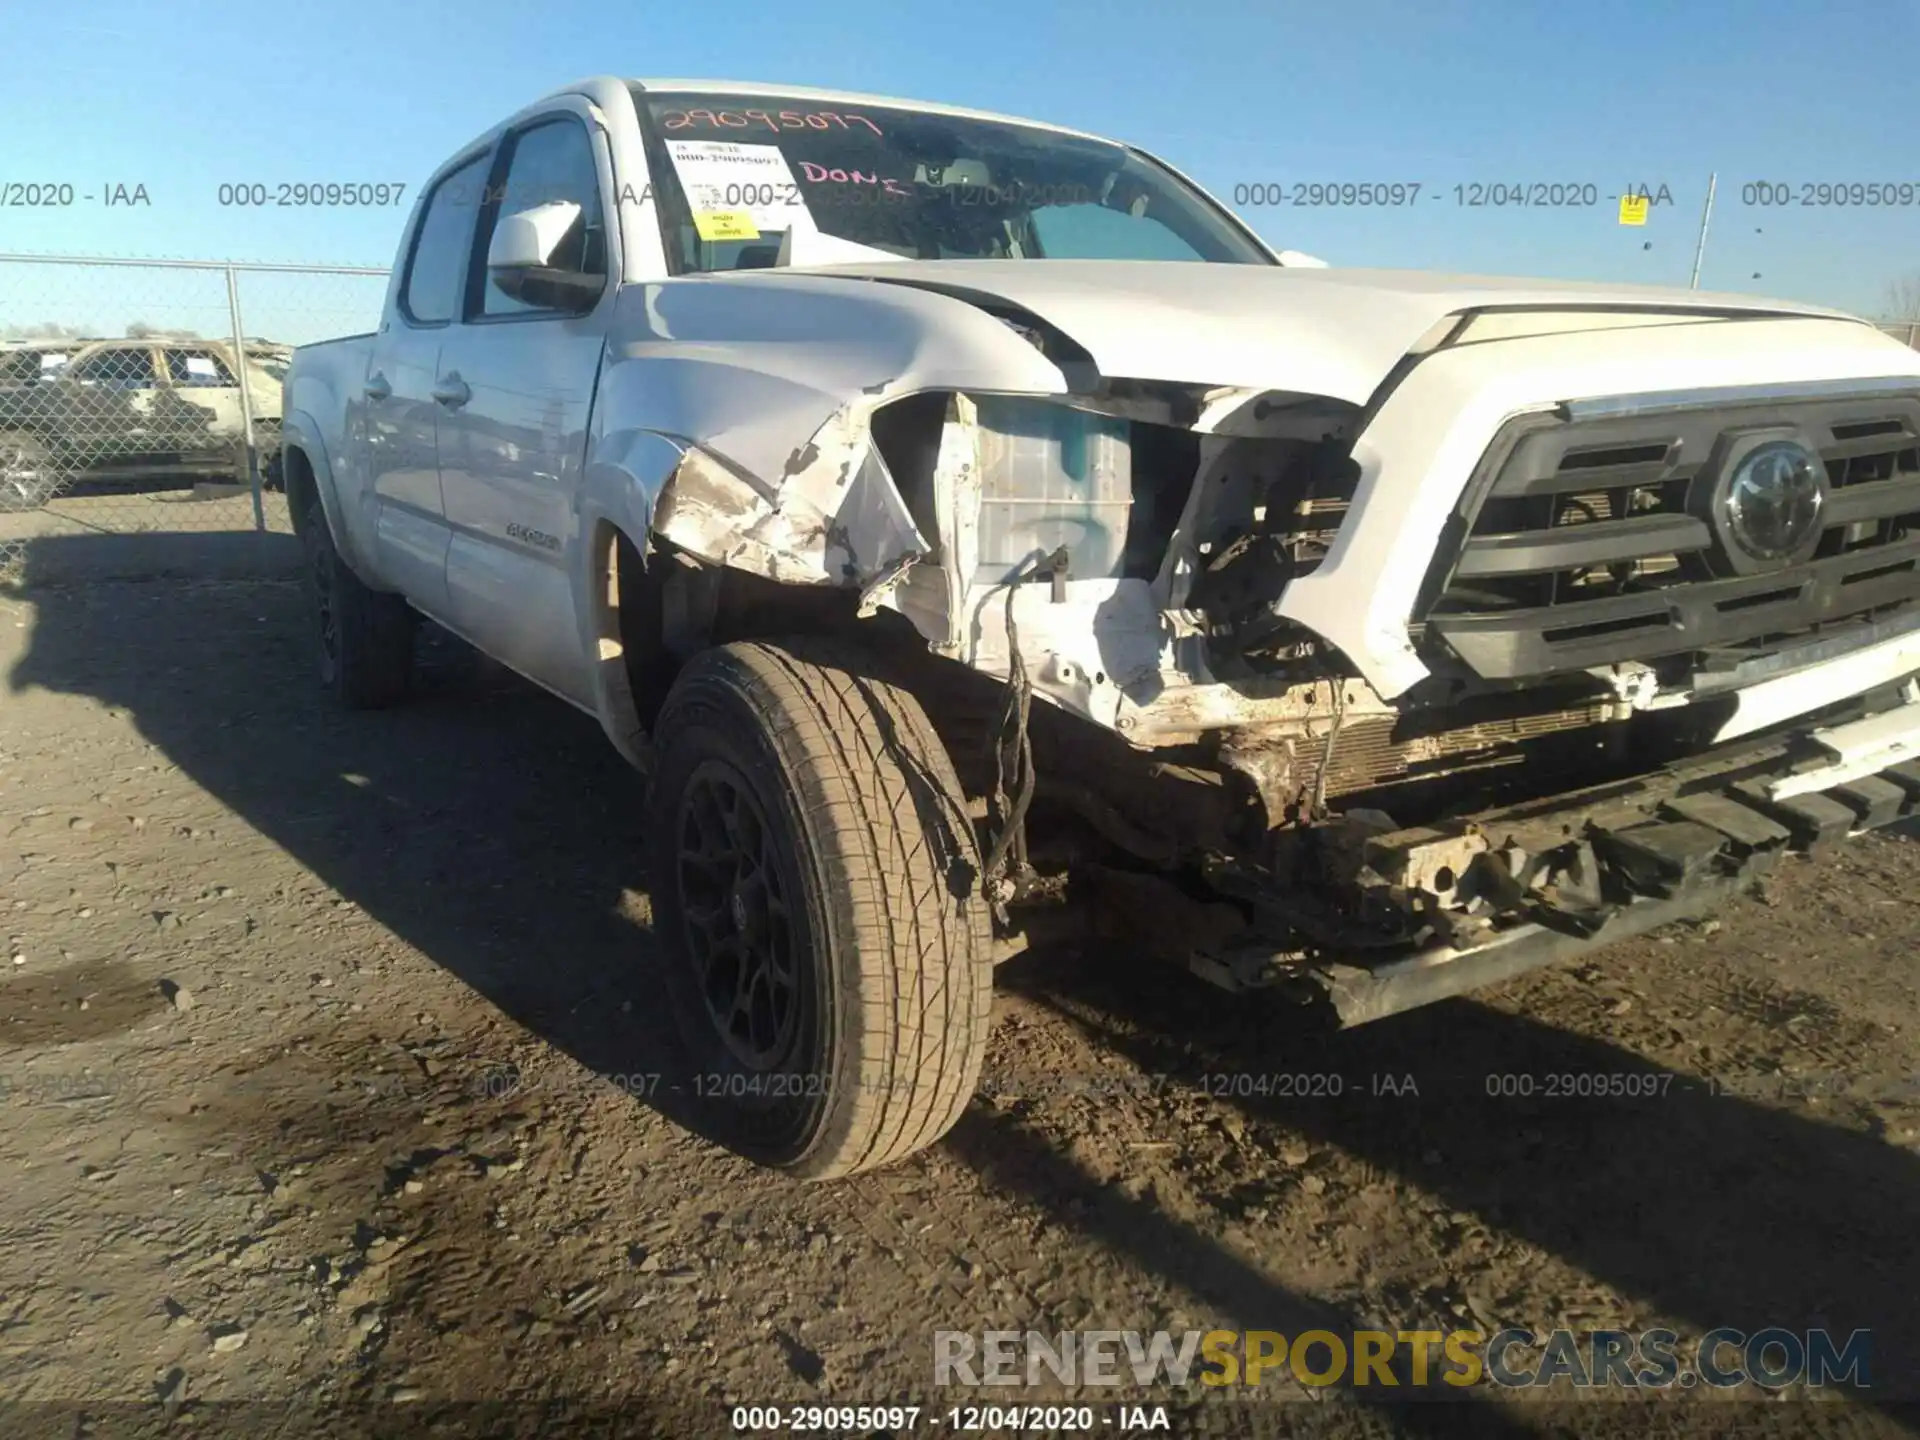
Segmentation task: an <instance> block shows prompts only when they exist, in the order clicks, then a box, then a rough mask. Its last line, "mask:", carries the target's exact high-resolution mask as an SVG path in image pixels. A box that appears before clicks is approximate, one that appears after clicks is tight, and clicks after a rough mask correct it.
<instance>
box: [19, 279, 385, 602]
mask: <svg viewBox="0 0 1920 1440" xmlns="http://www.w3.org/2000/svg"><path fill="white" fill-rule="evenodd" d="M386 283H387V272H386V271H385V270H383V269H373V268H363V267H353V266H319V265H315V266H296V265H261V264H251V263H239V262H234V263H229V262H223V261H190V260H116V259H81V258H77V257H49V256H38V255H0V576H5V575H9V574H13V573H17V572H18V571H19V570H20V569H21V568H22V564H23V561H24V559H25V557H26V555H27V552H28V550H29V548H30V547H31V546H32V545H33V542H35V541H36V540H40V539H42V538H52V537H60V536H69V535H100V534H108V535H118V534H152V533H156V532H171V533H210V532H222V531H282V532H285V531H289V530H291V528H292V527H291V525H290V523H289V521H288V517H287V513H286V502H285V500H284V498H283V496H282V494H281V492H280V486H279V481H280V476H279V454H280V441H279V433H280V403H281V397H280V389H281V382H282V380H283V379H284V378H285V376H286V373H287V365H288V361H289V359H290V358H291V355H292V351H293V347H294V346H296V345H301V344H306V343H309V342H311V341H314V340H324V339H330V338H332V337H334V336H336V335H347V334H354V333H357V332H363V331H368V330H371V329H373V328H374V327H375V326H376V325H377V324H378V323H379V317H380V306H381V302H382V300H383V299H384V297H385V292H386Z"/></svg>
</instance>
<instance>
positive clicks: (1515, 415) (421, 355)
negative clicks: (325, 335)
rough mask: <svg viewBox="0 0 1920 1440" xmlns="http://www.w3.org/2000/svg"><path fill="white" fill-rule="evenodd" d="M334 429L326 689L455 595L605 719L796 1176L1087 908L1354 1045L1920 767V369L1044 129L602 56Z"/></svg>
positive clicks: (1620, 928) (509, 143)
mask: <svg viewBox="0 0 1920 1440" xmlns="http://www.w3.org/2000/svg"><path fill="white" fill-rule="evenodd" d="M285 427H286V428H285V442H286V450H285V458H286V474H287V488H288V493H289V496H290V498H291V500H292V501H293V506H294V512H295V514H296V516H297V517H298V524H299V528H300V531H301V534H302V536H303V537H304V543H305V545H306V547H307V553H308V557H309V562H310V563H309V575H310V583H311V587H312V593H313V600H314V614H315V623H316V633H317V636H318V639H319V655H320V669H321V674H322V677H323V678H324V679H325V680H326V682H327V683H328V684H330V685H331V686H332V687H333V688H334V689H335V690H336V691H337V692H338V694H339V696H340V698H341V699H343V700H344V701H346V702H347V703H348V704H350V705H356V706H373V705H380V704H385V703H387V702H390V701H392V700H394V699H396V698H397V697H398V696H399V695H400V694H401V693H402V691H403V689H404V687H405V684H406V679H407V668H408V664H409V655H410V647H411V643H412V642H411V635H412V629H411V627H412V623H413V616H414V614H415V613H416V612H417V613H419V614H424V615H427V616H430V617H432V618H433V619H434V620H436V621H439V622H441V623H442V624H444V625H446V626H447V627H448V628H450V629H452V630H453V631H455V632H457V633H459V634H461V635H463V636H465V637H467V638H468V639H469V640H471V641H472V642H473V643H474V644H476V645H477V646H479V647H480V648H482V649H484V650H485V651H487V652H489V653H490V654H492V655H493V656H495V657H497V658H498V659H500V660H502V661H504V662H505V663H507V664H508V665H510V666H512V667H514V668H515V669H517V670H519V671H520V672H522V673H523V674H525V675H527V676H529V677H530V678H532V679H534V680H535V681H537V682H538V683H540V684H541V685H543V686H545V687H546V688H548V689H549V690H551V691H553V692H554V693H556V694H557V695H560V696H562V697H563V698H565V699H566V700H568V701H569V702H571V703H572V704H574V705H576V706H578V707H579V708H581V709H582V710H584V711H586V712H587V713H589V714H591V715H593V716H595V717H596V718H597V719H598V720H599V722H600V724H601V725H602V726H603V727H604V729H605V731H606V733H607V735H608V737H609V738H610V739H611V741H612V742H613V743H614V744H615V745H616V746H618V747H619V748H620V750H621V751H622V752H623V753H624V754H625V755H626V756H627V757H628V758H629V759H630V760H631V761H632V762H633V763H634V764H635V765H637V766H640V767H642V768H644V769H645V770H647V771H648V772H649V773H650V776H651V784H650V791H649V800H648V805H649V810H650V819H649V826H650V834H651V855H650V863H651V880H652V888H653V894H654V905H655V910H654V914H655V918H656V921H657V925H658V931H659V938H660V940H661V942H662V947H663V949H664V951H665V953H666V955H667V956H668V957H669V958H668V960H667V962H666V964H665V967H664V973H663V976H662V983H663V987H664V989H665V991H666V994H667V996H668V998H669V1000H670V1002H671V1004H672V1006H673V1008H674V1011H675V1013H676V1015H677V1016H678V1018H679V1022H680V1027H681V1030H682V1032H683V1034H684V1035H685V1036H686V1038H687V1042H688V1045H689V1047H690V1050H691V1053H692V1056H693V1065H694V1070H695V1072H696V1073H695V1079H694V1084H693V1086H692V1089H693V1091H694V1098H695V1099H696V1100H697V1101H699V1102H700V1103H702V1104H703V1105H704V1106H705V1107H706V1110H707V1112H708V1117H709V1121H710V1123H711V1125H712V1127H713V1130H714V1133H716V1134H717V1135H719V1136H720V1137H721V1138H723V1139H724V1140H726V1141H727V1142H728V1143H730V1144H733V1145H735V1146H736V1147H738V1148H739V1149H740V1150H742V1151H743V1152H745V1153H747V1154H749V1155H751V1156H753V1157H755V1158H757V1159H759V1160H761V1161H764V1162H766V1163H770V1164H774V1165H778V1166H782V1167H785V1168H787V1169H789V1170H791V1171H793V1172H794V1173H797V1174H800V1175H803V1176H809V1177H821V1176H828V1175H836V1174H844V1173H848V1172H851V1171H855V1170H859V1169H864V1168H867V1167H870V1166H874V1165H878V1164H881V1163H884V1162H886V1161H888V1160H891V1159H893V1158H896V1157H898V1156H901V1155H904V1154H906V1153H908V1152H910V1151H912V1150H913V1149H915V1148H916V1147H918V1146H921V1145H924V1144H927V1143H928V1142H930V1141H932V1140H933V1139H935V1138H936V1137H938V1136H939V1135H940V1134H941V1133H942V1132H943V1131H945V1130H946V1128H947V1127H948V1126H949V1125H951V1124H952V1123H953V1121H954V1120H955V1119H956V1117H957V1116H958V1115H959V1113H960V1112H961V1110H962V1108H963V1107H964V1106H965V1104H966V1103H967V1098H968V1095H969V1093H970V1091H971V1089H972V1088H973V1085H974V1082H975V1079H976V1077H977V1074H978V1071H979V1067H980V1063H981V1057H982V1052H983V1049H984V1046H985V1042H986V1029H987V1024H988V1014H989V1008H990V974H991V968H992V965H993V963H994V961H995V960H996V959H998V958H1003V957H1004V956H1005V955H1007V954H1009V953H1012V952H1013V951H1014V950H1016V949H1017V948H1018V947H1019V946H1020V944H1021V943H1022V939H1023V937H1025V936H1029V935H1034V934H1038V933H1041V930H1042V928H1043V927H1044V928H1047V929H1051V928H1053V927H1056V926H1063V925H1064V926H1065V928H1071V924H1072V923H1076V922H1080V921H1084V923H1085V924H1087V925H1088V926H1090V927H1091V928H1092V931H1093V933H1096V934H1110V935H1114V936H1118V937H1125V938H1126V939H1128V940H1129V941H1130V942H1133V943H1145V944H1148V945H1151V946H1153V947H1155V948H1157V949H1160V950H1163V951H1165V952H1166V953H1167V954H1168V955H1169V956H1170V957H1171V958H1173V959H1175V960H1177V961H1179V962H1180V963H1182V964H1184V965H1186V966H1188V967H1189V968H1191V969H1192V970H1193V971H1195V972H1197V973H1198V974H1200V975H1202V976H1204V977H1205V978H1207V979H1208V980H1211V981H1213V982H1215V983H1217V984H1218V985H1220V986H1223V987H1225V988H1227V989H1229V990H1249V989H1258V988H1268V987H1273V988H1278V989H1281V990H1283V991H1290V992H1295V993H1297V994H1299V995H1301V996H1303V997H1305V998H1308V999H1311V1000H1314V1001H1315V1002H1317V1003H1325V1004H1327V1005H1329V1006H1330V1007H1331V1009H1332V1010H1333V1011H1334V1012H1335V1013H1336V1014H1337V1015H1338V1016H1339V1017H1340V1018H1341V1019H1343V1020H1344V1021H1345V1022H1347V1023H1355V1022H1359V1021H1365V1020H1370V1019H1374V1018H1377V1017H1379V1016H1383V1015H1387V1014H1390V1013H1393V1012H1395V1011H1397V1010H1401V1009H1404V1008H1406V1007H1408V1006H1410V1005H1414V1004H1419V1003H1422V1002H1425V1001H1428V1000H1433V999H1438V998H1440V997H1442V996H1445V995H1450V994H1454V993H1457V992H1459V991H1461V990H1463V989H1465V988H1468V987H1471V986H1475V985H1479V984H1484V983H1487V982H1489V981H1492V980H1496V979H1499V978H1502V977H1504V976H1508V975H1511V974H1514V973H1517V972H1519V971H1521V970H1524V969H1526V968H1528V967H1530V966H1534V965H1538V964H1540V963H1542V962H1543V961H1546V960H1548V959H1551V958H1554V957H1556V956H1559V955H1563V954H1567V953H1569V952H1571V951H1575V950H1578V949H1581V948H1583V947H1587V946H1592V945H1596V944H1599V943H1602V942H1604V941H1607V940H1609V939H1612V938H1616V937H1619V936H1623V935H1628V934H1632V933H1635V932H1637V931H1641V930H1644V929H1646V928H1648V927H1651V926H1655V925H1659V924H1662V923H1665V922H1667V921H1670V920H1673V919H1676V918H1680V917H1684V916H1690V915H1694V914H1697V913H1699V912H1700V911H1701V910H1702V909H1704V908H1706V907H1708V906H1711V905H1712V904H1714V903H1716V902H1717V901H1718V900H1720V899H1721V898H1722V897H1724V896H1726V895H1728V894H1730V893H1731V892H1733V891H1734V890H1735V889H1736V888H1737V887H1739V886H1741V885H1744V884H1746V883H1748V882H1749V881H1750V880H1751V879H1752V878H1753V877H1754V876H1755V875H1756V874H1757V873H1759V872H1760V871H1761V870H1762V869H1764V868H1765V867H1766V866H1767V865H1768V864H1770V863H1771V862H1772V861H1773V860H1774V859H1775V858H1776V857H1777V856H1779V855H1780V854H1781V853H1783V852H1784V851H1787V850H1789V849H1792V848H1794V847H1808V846H1813V845H1817V844H1820V843H1822V842H1824V841H1827V840H1831V839H1833V838H1835V837H1838V836H1842V835H1846V834H1849V833H1852V832H1854V831H1858V830H1861V829H1865V828H1868V827H1871V826H1876V825H1881V824H1884V823H1886V822H1887V821H1890V820H1892V819H1894V818H1896V817H1898V816H1900V815H1903V814H1905V813H1907V812H1908V810H1909V809H1910V808H1911V807H1912V805H1913V803H1914V801H1915V798H1916V797H1920V767H1916V766H1915V765H1914V764H1913V763H1912V762H1911V761H1910V759H1909V757H1910V756H1911V755H1912V754H1913V753H1914V751H1913V747H1914V746H1915V745H1916V744H1920V704H1916V703H1915V702H1916V699H1920V692H1917V691H1916V686H1915V682H1914V679H1913V676H1914V674H1915V672H1916V670H1920V610H1916V608H1915V604H1914V602H1915V599H1916V597H1920V569H1917V568H1916V565H1917V564H1920V355H1916V354H1915V353H1914V352H1913V351H1912V350H1909V349H1907V348H1906V347H1904V346H1902V345H1900V344H1899V343H1897V342H1896V341H1894V340H1892V339H1889V338H1888V337H1887V336H1885V335H1882V334H1880V333H1879V332H1878V331H1876V330H1875V329H1874V328H1873V327H1872V326H1871V325H1868V324H1865V323H1862V322H1860V321H1857V320H1855V319H1852V318H1850V317H1847V316H1845V315H1841V314H1837V313H1834V312H1830V311H1825V310H1821V309H1817V308H1814V307H1811V306H1805V305H1798V304H1790V303H1784V302H1778V301H1771V300H1761V299H1753V298H1745V297H1739V296H1726V295H1710V294H1700V293H1690V292H1685V291H1670V290H1661V289H1648V288H1629V287H1610V286H1599V285H1582V284H1569V283H1560V282H1546V281H1531V280H1511V281H1509V280H1489V279H1484V278H1472V277H1455V276H1445V275H1425V274H1413V273H1393V272H1368V271H1359V270H1342V269H1338V268H1331V269H1330V268H1324V267H1319V266H1314V265H1304V264H1294V265H1289V264H1285V263H1282V256H1280V255H1276V254H1275V253H1274V252H1273V251H1271V250H1270V249H1269V248H1268V247H1267V246H1266V245H1265V244H1264V243H1263V242H1262V241H1261V240H1260V239H1259V238H1258V237H1257V236H1255V235H1254V234H1253V233H1252V232H1251V231H1250V230H1249V229H1247V228H1246V227H1245V226H1244V225H1243V224H1242V223H1241V222H1240V221H1239V220H1237V219H1236V218H1235V217H1234V216H1233V215H1232V214H1231V213H1229V212H1228V211H1227V210H1226V209H1225V208H1224V207H1222V206H1221V205H1220V204H1219V203H1218V202H1216V201H1215V200H1213V199H1211V198H1210V197H1209V196H1207V195H1206V194H1205V193H1204V192H1202V191H1201V190H1199V189H1198V188H1197V187H1195V186H1194V185H1193V184H1191V183H1190V182H1189V181H1187V180H1185V179H1184V178H1183V177H1182V176H1181V175H1179V174H1178V173H1177V172H1176V171H1174V170H1172V169H1170V168H1169V167H1167V166H1166V165H1164V164H1163V163H1161V162H1160V161H1158V160H1155V159H1154V158H1152V157H1151V156H1148V155H1146V154H1144V153H1142V152H1140V151H1138V150H1135V149H1132V148H1129V147H1127V146H1124V145H1121V144H1117V143H1115V142H1112V141H1108V140H1102V139H1099V138H1097V137H1094V136H1090V135H1083V134H1079V133H1076V132H1072V131H1068V130H1064V129H1059V128H1056V127H1052V126H1047V125H1042V124H1036V123H1032V122H1027V121H1019V120H1012V119H1007V118H1003V117H996V116H991V115H984V114H978V113H973V112H968V111H963V110H957V109H952V108H948V107H942V106H936V105H919V104H913V103H910V102H905V101H895V100H883V99H877V98H872V97H864V96H856V95H845V94H837V93H827V92H816V91H799V90H793V89H773V88H767V87H759V86H752V85H745V84H695V83H691V82H658V83H656V82H628V81H619V80H611V79H601V80H594V81H589V82H585V83H582V84H579V85H576V86H572V87H570V88H568V89H566V90H562V91H560V92H557V93H555V94H554V95H551V96H549V97H548V98H547V99H545V100H542V101H540V102H539V103H537V104H535V105H533V106H530V107H529V108H527V109H526V110H524V111H522V112H521V113H520V114H518V115H516V116H514V117H512V118H511V119H509V120H507V121H505V122H504V123H502V124H501V125H499V126H497V127H496V128H494V129H492V130H490V131H488V132H487V133H486V134H484V135H482V136H480V137H479V138H478V139H476V140H475V141H474V142H473V143H472V144H470V145H468V146H467V147H465V148H464V149H462V150H461V151H460V152H459V154H457V155H456V156H455V157H454V158H453V159H452V160H450V161H449V162H448V163H447V164H446V165H445V166H443V167H442V168H441V170H440V171H439V172H438V173H437V174H436V175H435V176H434V177H433V179H432V181H431V183H430V184H428V185H427V186H426V187H425V188H424V190H423V192H422V195H421V199H420V202H419V204H418V206H417V208H416V210H415V213H414V215H413V217H412V220H411V222H410V224H409V226H408V228H407V231H406V234H405V237H404V240H403V242H402V247H401V250H400V254H399V257H398V262H397V263H396V265H395V268H394V278H393V281H392V285H391V289H390V293H389V297H388V303H387V308H386V313H385V316H384V318H383V320H382V322H381V326H380V329H379V331H378V332H377V333H376V334H373V335H369V336H362V337H356V338H352V339H348V340H342V341H335V342H330V343H327V344H323V345H316V346H309V347H304V348H302V349H301V350H299V351H298V352H297V353H296V355H295V358H294V363H293V368H292V373H291V376H290V378H289V381H288V404H287V416H286V422H285ZM1096 953H1097V951H1096ZM621 960H622V957H619V956H608V957H607V963H608V964H618V963H621Z"/></svg>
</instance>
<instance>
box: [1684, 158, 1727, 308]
mask: <svg viewBox="0 0 1920 1440" xmlns="http://www.w3.org/2000/svg"><path fill="white" fill-rule="evenodd" d="M1719 184H1720V172H1719V171H1718V170H1716V171H1714V172H1713V173H1712V174H1711V175H1709V176H1707V204H1706V208H1705V209H1703V210H1702V211H1701V212H1700V243H1699V244H1698V245H1696V246H1694V249H1693V279H1691V280H1689V281H1688V282H1687V288H1688V289H1689V290H1698V289H1699V288H1700V262H1701V261H1702V260H1704V259H1705V258H1706V255H1707V222H1708V221H1710V220H1711V219H1713V192H1714V190H1715V189H1716V188H1717V187H1718V186H1719Z"/></svg>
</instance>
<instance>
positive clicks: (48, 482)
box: [0, 430, 60, 513]
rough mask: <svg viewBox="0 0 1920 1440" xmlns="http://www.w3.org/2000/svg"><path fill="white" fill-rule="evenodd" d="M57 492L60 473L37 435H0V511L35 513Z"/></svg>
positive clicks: (16, 433)
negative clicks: (32, 511) (34, 511)
mask: <svg viewBox="0 0 1920 1440" xmlns="http://www.w3.org/2000/svg"><path fill="white" fill-rule="evenodd" d="M59 488H60V472H59V471H58V470H57V469H55V468H54V464H53V456H52V454H51V453H50V452H49V451H48V450H47V447H46V445H45V443H44V442H43V441H41V439H40V438H39V437H38V436H37V435H30V434H28V433H26V432H25V431H21V430H9V431H5V432H3V433H0V510H5V511H10V512H14V513H18V512H20V511H24V510H38V509H39V508H40V507H41V506H42V505H44V504H46V503H47V501H49V500H51V499H52V498H53V496H54V492H55V491H57V490H58V489H59Z"/></svg>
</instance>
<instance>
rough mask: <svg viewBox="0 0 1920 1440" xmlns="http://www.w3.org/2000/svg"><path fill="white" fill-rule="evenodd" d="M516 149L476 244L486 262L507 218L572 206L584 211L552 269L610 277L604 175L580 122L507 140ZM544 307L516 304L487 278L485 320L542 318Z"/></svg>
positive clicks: (554, 124)
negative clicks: (542, 208)
mask: <svg viewBox="0 0 1920 1440" xmlns="http://www.w3.org/2000/svg"><path fill="white" fill-rule="evenodd" d="M507 143H508V145H509V146H511V147H512V148H511V150H510V152H509V156H508V161H507V173H506V178H505V180H504V181H503V182H502V184H501V186H500V193H499V194H498V195H497V196H489V197H488V198H489V199H490V200H492V201H494V202H496V203H492V204H489V205H488V207H487V211H486V218H485V221H484V222H483V223H482V225H481V227H480V236H479V240H478V244H477V247H476V248H477V250H478V252H479V255H480V258H481V261H482V262H483V263H484V262H485V259H486V253H487V247H488V245H490V244H491V243H492V241H493V227H494V226H495V225H496V224H497V223H498V222H499V219H500V217H501V216H502V215H511V214H514V213H515V212H517V211H521V210H532V209H534V208H535V207H536V206H540V205H549V204H553V203H555V202H556V201H569V202H571V203H573V204H575V205H578V206H579V207H580V218H579V219H578V220H576V221H574V224H573V228H572V229H570V230H569V231H568V232H567V233H566V236H565V237H564V238H563V239H562V240H561V242H560V245H559V248H558V249H557V250H556V251H555V252H554V254H553V256H552V268H554V269H555V270H567V271H571V272H573V273H574V274H577V275H597V276H602V277H604V276H605V275H606V273H607V222H606V212H605V210H604V209H603V208H602V205H601V199H600V175H599V172H598V170H597V169H596V168H595V166H594V163H593V141H592V140H591V139H589V138H588V135H587V130H586V127H585V126H584V125H582V124H581V123H580V122H579V121H578V120H573V119H561V120H546V121H542V122H541V123H540V124H538V125H535V126H532V127H531V128H530V129H526V130H522V131H521V132H520V133H519V134H518V135H515V136H513V137H511V138H510V139H509V140H508V142H507ZM543 308H544V307H543V306H539V305H532V304H529V303H527V302H526V301H524V300H516V299H515V298H514V297H513V296H511V295H508V294H507V293H506V292H505V291H503V290H501V289H500V287H499V286H498V285H496V284H494V283H493V277H492V276H488V277H487V285H486V291H485V294H484V296H483V297H482V300H481V311H480V313H481V314H483V315H524V314H527V313H529V312H533V313H538V312H539V311H540V310H541V309H543Z"/></svg>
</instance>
